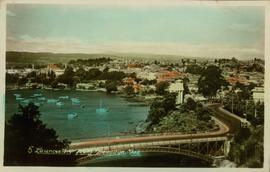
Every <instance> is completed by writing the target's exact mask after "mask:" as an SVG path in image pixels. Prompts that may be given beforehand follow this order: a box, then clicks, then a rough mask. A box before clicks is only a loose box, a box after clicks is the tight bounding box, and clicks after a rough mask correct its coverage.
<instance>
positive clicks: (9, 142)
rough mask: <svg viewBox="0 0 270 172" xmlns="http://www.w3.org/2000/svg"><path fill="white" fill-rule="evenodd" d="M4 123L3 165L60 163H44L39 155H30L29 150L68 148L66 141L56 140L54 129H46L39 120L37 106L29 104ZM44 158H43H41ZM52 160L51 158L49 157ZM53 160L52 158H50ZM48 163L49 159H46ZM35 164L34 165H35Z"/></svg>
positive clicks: (21, 107)
mask: <svg viewBox="0 0 270 172" xmlns="http://www.w3.org/2000/svg"><path fill="white" fill-rule="evenodd" d="M19 109H20V112H19V113H16V114H14V115H13V116H12V117H11V118H10V119H9V120H8V121H7V122H5V150H4V164H5V165H38V164H39V165H42V164H43V165H44V164H50V163H55V164H57V163H59V164H61V162H46V161H45V162H44V161H43V160H44V159H42V158H41V157H42V156H40V155H36V154H31V152H29V149H30V147H31V148H33V149H34V148H42V149H51V150H52V149H53V150H62V149H65V148H67V147H68V146H69V144H70V142H69V141H68V140H66V139H64V140H58V139H57V138H58V136H57V134H56V132H55V130H54V129H48V128H46V124H43V122H42V121H41V120H40V116H41V114H40V112H39V110H38V106H35V105H34V103H29V104H28V105H27V106H25V107H23V106H21V105H19ZM43 157H44V156H43ZM51 158H52V157H51ZM52 159H53V158H52ZM47 160H48V161H50V158H48V159H47ZM35 163H36V164H35Z"/></svg>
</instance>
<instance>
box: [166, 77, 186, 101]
mask: <svg viewBox="0 0 270 172" xmlns="http://www.w3.org/2000/svg"><path fill="white" fill-rule="evenodd" d="M168 90H169V92H170V93H177V96H176V104H182V103H183V101H184V96H183V93H184V86H183V83H182V81H181V80H177V81H176V82H175V83H171V84H170V86H169V89H168Z"/></svg>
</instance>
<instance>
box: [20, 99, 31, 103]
mask: <svg viewBox="0 0 270 172" xmlns="http://www.w3.org/2000/svg"><path fill="white" fill-rule="evenodd" d="M21 102H22V103H24V104H28V103H30V100H29V99H25V100H23V101H21Z"/></svg>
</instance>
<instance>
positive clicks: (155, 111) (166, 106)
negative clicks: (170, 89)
mask: <svg viewBox="0 0 270 172" xmlns="http://www.w3.org/2000/svg"><path fill="white" fill-rule="evenodd" d="M175 97H176V95H175V94H167V95H165V96H164V98H163V99H162V100H159V99H156V100H155V101H154V102H153V103H152V104H151V106H150V111H149V114H148V117H147V121H150V122H151V123H152V124H156V123H158V122H159V121H160V119H161V118H162V117H164V116H166V115H167V114H168V113H169V112H170V111H172V110H174V109H175V103H176V102H175Z"/></svg>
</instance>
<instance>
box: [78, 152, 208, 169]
mask: <svg viewBox="0 0 270 172" xmlns="http://www.w3.org/2000/svg"><path fill="white" fill-rule="evenodd" d="M82 166H91V167H193V168H194V167H211V164H209V163H207V162H204V161H202V160H199V159H196V158H192V157H188V156H184V155H177V154H169V153H142V152H141V153H137V154H123V155H115V156H104V157H100V158H97V159H94V160H91V161H89V162H86V163H85V164H83V165H82Z"/></svg>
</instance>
